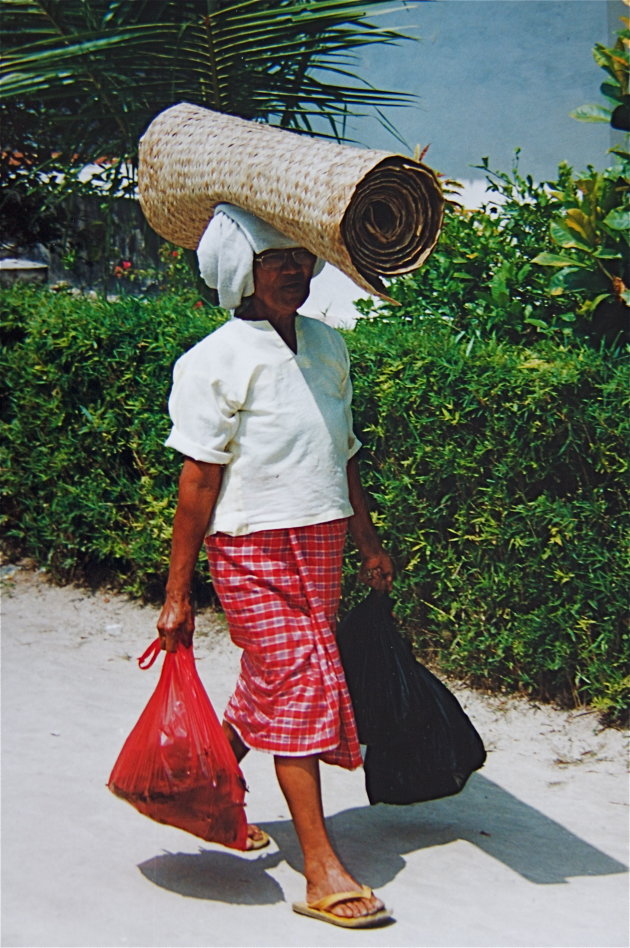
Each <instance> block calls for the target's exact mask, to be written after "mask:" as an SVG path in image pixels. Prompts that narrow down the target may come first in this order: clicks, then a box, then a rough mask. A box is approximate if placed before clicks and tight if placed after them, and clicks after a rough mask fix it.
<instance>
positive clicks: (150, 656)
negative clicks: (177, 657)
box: [138, 638, 162, 670]
mask: <svg viewBox="0 0 630 948" xmlns="http://www.w3.org/2000/svg"><path fill="white" fill-rule="evenodd" d="M161 651H162V644H161V642H160V639H159V638H157V639H154V641H153V642H151V644H150V645H149V647H148V649H147V650H146V652H144V654H143V655H141V656H140V658H139V659H138V665H139V666H140V668H142V669H143V670H146V669H147V668H151V665H152V664H153V662H154V661H155V660H156V658H157V657H158V655H159V654H160V652H161Z"/></svg>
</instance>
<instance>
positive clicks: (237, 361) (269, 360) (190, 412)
mask: <svg viewBox="0 0 630 948" xmlns="http://www.w3.org/2000/svg"><path fill="white" fill-rule="evenodd" d="M295 326H296V335H297V354H295V353H293V352H292V351H291V349H290V348H289V347H288V346H287V345H286V343H285V342H284V341H283V339H282V338H281V337H280V335H279V334H278V333H277V332H276V330H275V329H274V328H273V326H272V325H271V323H269V322H267V320H256V321H253V320H251V321H250V320H243V319H238V318H233V319H231V320H229V321H228V322H227V323H225V324H224V325H223V326H221V327H220V328H219V329H217V330H215V332H213V333H211V334H210V335H209V336H206V338H205V339H203V340H202V341H201V342H199V343H198V344H197V345H196V346H194V347H193V348H192V349H190V350H189V351H188V352H186V353H185V354H184V355H183V356H182V357H181V358H180V359H179V360H178V361H177V363H176V364H175V369H174V372H173V389H172V392H171V396H170V399H169V412H170V415H171V419H172V422H173V428H172V431H171V434H170V435H169V437H168V439H167V441H166V444H167V446H168V447H172V448H176V449H177V450H178V451H181V452H182V454H185V455H187V456H188V457H191V458H194V459H195V460H197V461H208V462H210V463H214V464H224V465H226V469H225V472H224V476H223V481H222V485H221V491H220V493H219V498H218V500H217V503H216V506H215V510H214V513H213V515H212V518H211V521H210V524H209V526H208V532H209V533H219V532H221V533H228V534H230V535H232V536H240V535H242V534H247V533H252V532H254V531H256V530H271V529H276V528H280V527H301V526H306V525H307V524H313V523H325V522H327V521H329V520H336V519H338V518H341V517H348V516H351V515H352V513H353V511H352V507H351V505H350V501H349V498H348V480H347V474H346V465H347V462H348V459H349V458H350V457H352V455H353V454H355V453H356V452H357V451H358V450H359V448H360V447H361V443H360V442H359V441H358V440H357V438H356V437H355V435H354V432H353V430H352V413H351V408H350V403H351V399H352V386H351V383H350V374H349V359H348V352H347V349H346V345H345V342H344V340H343V338H342V337H341V336H340V335H339V333H338V332H337V331H336V330H334V329H332V328H331V327H330V326H327V325H326V324H325V323H322V322H320V321H319V320H316V319H309V318H308V317H306V316H297V317H296V323H295Z"/></svg>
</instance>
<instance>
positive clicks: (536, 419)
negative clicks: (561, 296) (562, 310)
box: [348, 319, 629, 708]
mask: <svg viewBox="0 0 630 948" xmlns="http://www.w3.org/2000/svg"><path fill="white" fill-rule="evenodd" d="M348 342H349V346H350V349H351V355H352V359H353V362H354V365H355V366H357V367H360V368H357V370H356V371H355V406H356V409H355V414H356V422H357V427H358V429H359V432H360V434H361V432H362V434H363V440H364V442H365V443H366V444H367V445H368V446H369V452H366V458H365V463H364V480H365V482H366V484H367V486H368V487H369V489H370V492H371V495H372V497H373V498H374V503H375V508H376V511H377V517H378V523H379V526H380V527H381V530H382V533H383V535H384V536H385V537H387V539H388V542H389V543H390V545H391V548H392V551H393V552H394V555H395V556H396V558H397V560H398V564H399V567H400V577H399V581H398V594H397V595H398V609H397V611H398V614H399V615H400V616H401V617H403V618H404V619H405V620H406V623H407V627H408V628H409V629H410V631H411V632H412V634H413V637H414V639H415V641H416V642H417V644H418V645H419V647H420V649H421V651H422V653H423V654H424V655H425V656H428V657H432V658H434V659H435V660H436V661H437V663H438V664H439V665H441V667H442V668H445V669H447V670H450V671H452V672H454V673H457V674H459V675H463V676H465V677H467V678H469V679H473V680H475V681H476V682H477V683H481V684H483V685H488V686H490V687H496V686H497V685H504V686H506V687H508V688H514V687H517V688H521V689H523V690H525V691H527V692H529V693H532V694H536V695H538V696H542V697H554V698H556V699H560V700H563V701H565V702H567V703H568V702H571V703H578V702H579V701H581V700H588V701H595V702H597V703H599V704H600V705H601V706H602V707H611V708H612V707H614V708H620V707H621V706H622V704H623V700H624V695H625V696H627V693H628V684H629V679H628V665H627V658H628V628H627V606H628V598H627V586H626V584H625V581H626V580H627V576H628V572H627V559H624V554H625V553H627V545H626V544H625V543H624V540H627V505H626V494H625V491H626V488H627V482H626V477H625V475H626V470H627V460H626V458H627V447H628V426H629V422H628V419H629V415H628V392H629V389H628V375H627V363H626V362H625V361H624V360H623V359H622V358H621V356H620V355H619V354H618V353H617V354H611V353H610V352H609V351H608V352H607V351H606V350H605V349H602V350H600V351H595V350H593V348H592V347H589V346H584V345H581V344H580V343H577V342H576V343H573V344H571V345H570V346H569V345H563V344H558V343H557V342H552V341H549V340H547V341H541V342H538V343H536V344H535V346H532V347H530V348H523V347H519V346H515V345H511V344H509V343H499V342H497V341H496V340H490V341H487V342H485V343H483V344H481V343H479V344H478V345H477V346H476V347H474V348H472V350H471V349H470V346H469V345H467V344H465V342H463V341H462V342H459V341H457V337H456V336H454V335H453V333H452V331H451V330H450V329H449V328H448V326H446V325H445V324H444V323H443V322H441V321H440V322H438V321H437V320H436V321H433V322H432V321H425V322H424V323H422V322H418V323H415V324H408V325H407V324H405V323H404V322H401V321H394V320H393V319H389V320H385V321H383V320H381V321H374V322H367V321H366V322H362V323H360V324H359V325H358V327H357V329H356V330H355V331H354V332H353V333H352V334H350V335H349V336H348ZM624 528H625V529H624Z"/></svg>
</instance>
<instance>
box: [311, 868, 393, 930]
mask: <svg viewBox="0 0 630 948" xmlns="http://www.w3.org/2000/svg"><path fill="white" fill-rule="evenodd" d="M361 889H362V886H361V885H360V884H359V883H358V882H357V881H356V879H353V878H352V876H351V875H349V874H348V873H347V872H345V871H343V870H342V871H340V870H339V869H337V868H332V867H331V868H328V869H325V870H324V871H323V872H322V873H321V874H320V875H319V876H318V878H317V879H315V878H313V877H311V880H310V881H307V885H306V902H307V904H308V905H312V904H313V903H315V902H318V901H319V900H320V899H323V898H324V897H325V896H327V895H333V894H334V893H335V892H355V891H357V890H359V891H360V890H361ZM384 908H385V906H384V905H383V903H382V902H381V900H380V899H379V898H377V896H375V895H374V893H373V892H372V893H371V894H370V896H368V897H365V898H363V897H362V898H356V899H344V900H343V901H341V902H337V903H336V904H335V905H333V906H331V908H330V909H329V911H330V912H332V914H333V915H338V916H339V917H340V918H359V917H364V916H367V915H374V913H375V912H380V911H381V910H382V909H384Z"/></svg>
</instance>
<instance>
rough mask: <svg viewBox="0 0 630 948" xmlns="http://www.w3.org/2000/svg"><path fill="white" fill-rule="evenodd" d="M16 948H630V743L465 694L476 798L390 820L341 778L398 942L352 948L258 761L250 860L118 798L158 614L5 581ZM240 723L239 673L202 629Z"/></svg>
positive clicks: (365, 937) (354, 940) (342, 820)
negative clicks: (332, 918)
mask: <svg viewBox="0 0 630 948" xmlns="http://www.w3.org/2000/svg"><path fill="white" fill-rule="evenodd" d="M3 572H4V577H5V578H4V581H3V584H2V585H3V602H2V618H3V623H2V632H3V635H2V640H3V641H2V660H3V661H2V668H3V693H2V696H3V711H4V713H3V798H2V803H3V824H2V835H3V860H2V869H3V913H2V914H3V940H2V944H3V945H5V946H22V945H24V946H48V948H52V946H75V945H76V946H84V948H92V946H94V948H96V946H99V948H100V946H119V945H131V946H169V948H172V946H320V945H321V946H344V948H345V946H346V945H348V946H349V945H352V946H402V945H405V946H451V948H458V946H492V948H507V946H530V948H533V946H554V948H555V946H557V948H559V946H573V948H576V946H589V948H596V946H606V948H612V946H623V945H626V944H627V938H628V935H627V932H628V888H627V881H628V880H627V875H626V865H627V857H628V851H627V840H628V832H627V831H628V797H627V782H626V766H625V765H626V742H625V737H624V735H623V734H622V733H620V732H619V731H614V730H602V729H601V727H600V726H599V725H598V722H597V718H596V716H595V715H593V714H580V713H565V712H560V711H556V710H553V709H551V708H548V707H540V706H537V705H534V704H531V703H529V702H527V701H524V700H520V699H513V698H511V699H501V698H496V697H488V696H484V695H481V694H477V693H475V692H472V691H468V690H465V689H462V688H457V689H456V690H457V694H458V696H459V698H460V700H461V702H462V704H463V705H464V707H465V708H466V710H467V711H468V713H469V714H470V715H471V717H472V718H473V720H474V721H475V723H476V725H477V727H478V729H479V731H480V732H481V734H482V736H483V737H484V740H485V742H486V745H487V748H488V751H489V757H488V762H487V764H486V766H485V767H484V769H483V771H481V772H480V773H478V774H476V775H474V776H473V777H472V778H471V780H470V781H469V783H468V785H467V787H466V788H465V790H464V791H463V792H462V793H461V794H460V795H459V796H457V797H451V798H449V799H446V800H441V801H435V802H432V803H425V804H418V805H415V806H411V807H386V806H383V805H379V806H376V807H370V806H369V804H368V801H367V797H366V794H365V790H364V785H363V774H362V772H361V771H356V772H354V773H348V772H345V771H342V770H340V769H339V768H334V767H325V768H324V800H325V807H326V812H327V814H328V816H329V822H330V827H331V831H332V835H333V837H334V839H335V842H336V845H337V847H338V849H339V850H340V852H341V853H342V855H343V857H344V858H345V860H346V862H347V863H348V865H349V867H350V868H351V869H352V870H353V871H354V872H355V874H356V875H358V876H359V877H360V878H361V879H362V880H364V881H366V882H369V883H370V884H371V885H373V886H374V887H375V888H376V889H377V890H378V891H379V893H380V894H381V895H382V897H383V898H384V899H385V901H386V902H387V904H388V906H390V907H391V908H393V911H394V915H395V919H396V922H395V924H392V925H390V926H388V927H386V928H382V929H378V930H373V931H362V932H359V931H355V932H352V931H344V930H342V929H339V928H334V927H333V926H330V925H326V924H323V923H321V922H318V921H313V920H310V919H307V918H303V917H301V916H298V915H295V914H294V913H292V912H291V908H290V903H291V902H292V901H294V900H296V899H301V898H302V897H303V891H302V879H301V876H300V875H299V868H300V858H299V852H298V848H297V845H296V841H295V838H294V835H293V830H292V827H291V824H290V822H289V817H288V812H287V808H286V805H285V802H284V800H283V798H282V797H281V795H280V792H279V790H278V788H277V786H276V783H275V778H274V773H273V764H272V760H271V758H270V757H269V756H268V755H264V754H250V755H249V757H248V759H247V760H246V761H245V764H244V770H245V774H246V777H247V780H248V783H249V785H250V788H251V790H250V793H249V794H248V814H249V819H250V820H251V821H252V822H254V821H256V822H258V823H260V824H261V825H262V826H263V827H264V828H265V829H266V830H267V831H268V832H269V833H270V834H271V835H272V837H273V840H274V842H273V844H272V846H271V847H270V848H269V849H268V850H263V851H261V852H258V853H251V854H248V855H239V854H236V853H235V852H233V851H230V850H226V849H222V848H221V847H217V846H212V845H209V844H205V843H203V842H202V841H201V840H198V839H196V838H195V837H193V836H190V835H187V834H185V833H183V832H181V831H179V830H176V829H172V828H169V827H165V826H162V825H159V824H157V823H153V822H152V821H150V820H148V819H146V818H145V817H142V816H140V815H139V814H138V813H136V811H135V810H134V809H133V808H132V807H130V806H129V805H127V804H126V803H124V802H123V801H121V800H119V799H117V798H116V797H114V796H113V795H112V794H111V793H109V791H108V790H107V789H106V787H105V783H106V780H107V777H108V775H109V772H110V770H111V767H112V765H113V763H114V760H115V758H116V756H117V754H118V752H119V750H120V747H121V745H122V743H123V740H124V739H125V737H126V736H127V734H128V732H129V730H130V729H131V727H132V726H133V724H134V723H135V721H136V719H137V717H138V715H139V713H140V711H141V710H142V708H143V706H144V704H145V702H146V700H147V699H148V697H149V695H150V693H151V691H152V689H153V687H154V685H155V683H156V680H157V677H158V674H159V662H158V663H156V665H154V666H153V668H152V669H150V670H149V671H144V672H143V671H140V670H139V669H138V666H137V664H136V662H135V660H134V659H135V658H136V657H137V656H138V655H139V654H140V653H141V652H142V651H143V650H144V648H145V646H146V645H147V644H148V643H149V642H150V641H151V640H152V638H153V637H154V627H155V621H156V617H157V610H156V609H155V608H152V607H143V606H141V605H138V604H137V603H134V602H130V601H128V600H127V599H125V598H124V597H121V596H116V595H113V594H111V593H106V592H102V591H100V592H96V593H93V594H92V593H90V592H86V591H85V590H82V589H78V588H75V587H71V586H67V587H64V588H59V587H54V586H51V585H49V584H48V583H47V581H46V578H45V576H43V575H42V574H37V573H34V572H32V571H29V570H28V569H26V568H20V569H17V570H16V571H15V572H13V574H12V575H11V570H10V569H9V570H7V568H5V569H4V571H3ZM196 654H197V658H198V662H199V670H200V674H201V677H202V679H203V680H204V683H205V684H206V687H207V689H208V692H209V694H210V696H211V699H212V701H213V704H214V705H215V708H216V709H217V710H218V711H219V712H220V711H221V709H222V707H223V705H224V703H225V700H226V698H227V696H228V694H229V692H230V689H231V686H232V683H233V681H234V678H235V674H236V669H237V665H238V658H239V657H238V653H237V651H236V650H235V649H234V648H233V646H232V645H231V643H230V641H229V639H228V637H227V634H226V632H225V628H224V625H223V622H222V620H221V618H219V617H217V616H215V615H214V614H213V613H211V612H205V613H203V614H202V615H201V616H200V617H199V626H198V636H197V646H196Z"/></svg>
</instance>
